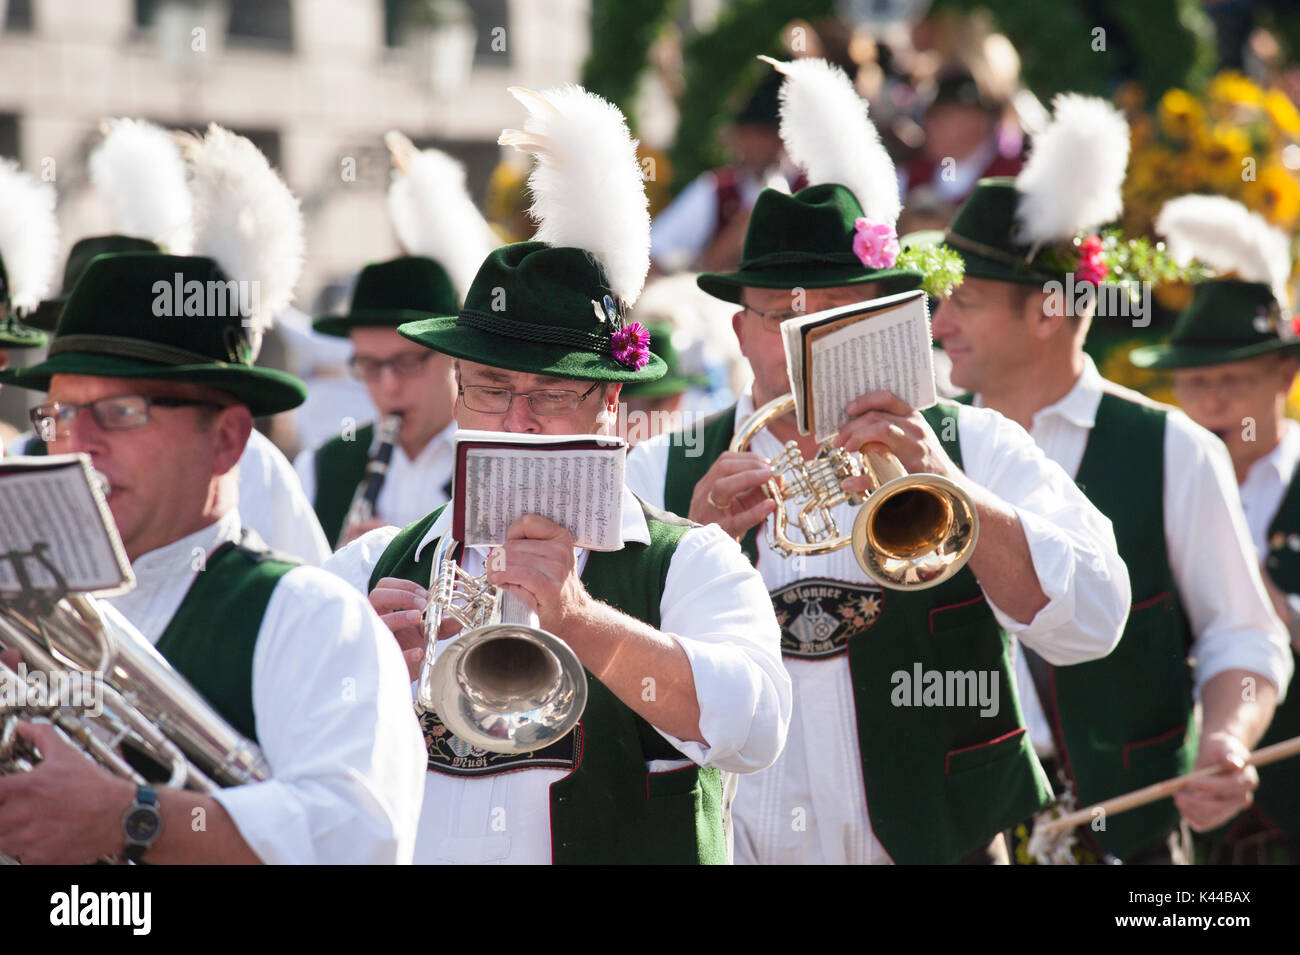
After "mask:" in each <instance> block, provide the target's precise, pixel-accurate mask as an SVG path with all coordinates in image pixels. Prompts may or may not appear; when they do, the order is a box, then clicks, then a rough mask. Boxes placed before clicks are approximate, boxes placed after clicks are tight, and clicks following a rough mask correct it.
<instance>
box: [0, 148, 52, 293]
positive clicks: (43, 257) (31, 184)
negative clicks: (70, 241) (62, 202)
mask: <svg viewBox="0 0 1300 955" xmlns="http://www.w3.org/2000/svg"><path fill="white" fill-rule="evenodd" d="M54 204H55V194H54V184H53V183H51V182H40V181H39V180H37V179H36V178H34V177H33V176H31V175H28V174H27V173H25V172H23V171H22V170H21V169H19V168H18V163H17V162H15V161H14V160H12V159H0V259H3V261H4V269H5V272H6V273H7V275H8V288H6V289H0V302H3V300H4V298H5V296H6V293H7V296H8V299H9V302H10V304H11V305H12V306H13V307H14V308H15V309H19V310H22V311H27V310H29V309H32V308H35V307H36V306H37V305H38V304H40V301H41V299H42V298H44V297H45V293H46V292H47V291H48V290H49V288H50V282H51V281H52V280H53V279H54V270H55V268H56V267H57V261H56V260H57V256H58V252H59V222H58V219H57V218H56V216H55V214H54Z"/></svg>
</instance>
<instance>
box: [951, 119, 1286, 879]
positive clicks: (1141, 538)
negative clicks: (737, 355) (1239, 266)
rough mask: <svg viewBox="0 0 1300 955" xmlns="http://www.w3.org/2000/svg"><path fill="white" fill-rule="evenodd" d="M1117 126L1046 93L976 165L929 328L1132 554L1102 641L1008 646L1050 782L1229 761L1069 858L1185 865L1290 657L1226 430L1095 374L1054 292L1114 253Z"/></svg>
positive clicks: (1280, 687) (1081, 313)
mask: <svg viewBox="0 0 1300 955" xmlns="http://www.w3.org/2000/svg"><path fill="white" fill-rule="evenodd" d="M1127 142H1128V130H1127V123H1125V122H1124V120H1123V118H1122V117H1121V116H1119V115H1118V114H1117V113H1115V111H1113V109H1112V108H1111V107H1109V106H1108V105H1106V104H1104V103H1101V102H1100V101H1093V100H1088V99H1085V98H1082V97H1067V98H1064V99H1062V100H1059V101H1058V105H1057V113H1056V119H1055V122H1054V124H1053V127H1052V128H1051V129H1050V130H1049V131H1047V132H1044V133H1040V134H1039V135H1038V137H1037V138H1036V142H1035V146H1034V150H1033V152H1031V154H1030V158H1029V161H1028V163H1027V165H1026V167H1025V170H1024V172H1022V173H1021V175H1020V177H1018V178H1017V179H1016V180H1011V179H990V180H983V181H982V182H981V183H980V184H979V185H978V186H977V188H976V190H975V192H974V193H973V194H972V196H971V197H970V199H969V200H968V201H967V202H966V204H965V205H964V206H963V207H962V209H961V210H960V211H959V212H958V214H957V217H956V218H955V219H954V221H953V223H952V225H951V226H950V227H949V230H948V233H947V235H946V237H945V238H946V242H947V243H948V245H950V246H951V247H953V248H954V249H956V250H957V251H958V252H960V253H961V255H962V257H963V259H964V260H965V262H966V276H967V277H966V280H965V282H964V283H963V285H962V287H961V289H960V290H959V291H958V292H957V293H956V294H955V295H954V296H953V297H952V299H951V300H949V301H948V302H945V303H944V305H943V306H942V307H941V308H940V309H939V311H938V313H937V314H936V316H935V320H934V335H935V337H936V339H938V340H939V341H941V342H942V343H943V346H944V349H945V350H946V351H947V352H948V354H949V356H950V358H951V360H952V380H953V382H954V384H955V385H957V386H958V387H961V388H966V389H969V390H970V391H971V392H972V393H973V396H974V397H973V402H974V404H975V405H976V406H981V407H990V408H993V409H995V410H998V411H1000V412H1002V413H1003V414H1005V415H1006V416H1007V417H1009V418H1011V419H1013V420H1015V421H1017V422H1019V423H1020V424H1022V425H1023V426H1024V427H1025V428H1026V429H1028V430H1029V432H1030V434H1031V435H1032V436H1033V437H1034V439H1035V441H1037V443H1038V444H1039V446H1040V447H1042V448H1043V450H1044V452H1045V453H1046V454H1047V455H1048V457H1050V458H1052V460H1054V461H1056V462H1057V463H1059V464H1060V465H1061V466H1062V467H1063V468H1064V469H1065V471H1066V472H1067V473H1069V474H1070V475H1072V476H1073V477H1074V479H1075V481H1076V482H1077V483H1078V485H1079V487H1080V489H1081V490H1083V491H1084V493H1085V494H1087V495H1088V497H1089V499H1090V500H1092V502H1093V503H1094V504H1096V505H1097V507H1098V508H1099V509H1100V510H1101V511H1102V512H1103V513H1104V514H1106V515H1107V516H1108V517H1110V519H1111V521H1112V523H1113V525H1114V528H1115V535H1116V539H1117V541H1118V543H1119V548H1120V554H1121V556H1122V557H1123V558H1124V560H1125V563H1126V564H1127V567H1128V572H1129V577H1130V581H1131V585H1132V594H1133V609H1132V612H1131V614H1130V616H1129V619H1128V623H1127V625H1126V627H1125V630H1124V636H1123V638H1122V639H1121V641H1120V644H1119V647H1118V648H1117V649H1116V650H1115V652H1114V653H1112V654H1111V655H1110V656H1108V657H1107V658H1105V659H1103V660H1098V661H1095V662H1092V663H1082V664H1079V665H1076V666H1062V665H1060V664H1059V663H1057V662H1055V661H1052V660H1050V659H1046V658H1043V657H1041V655H1036V654H1035V652H1034V651H1035V650H1036V648H1034V647H1032V646H1030V645H1028V644H1026V645H1025V646H1024V647H1022V649H1023V653H1021V654H1020V656H1019V657H1018V663H1017V674H1018V684H1019V688H1020V692H1021V694H1022V698H1023V699H1024V702H1025V709H1026V716H1027V719H1028V721H1029V727H1030V732H1031V734H1032V735H1033V737H1034V745H1035V748H1036V749H1037V750H1038V752H1039V754H1040V755H1041V756H1042V757H1043V758H1044V759H1045V761H1047V762H1048V763H1049V765H1050V767H1051V768H1052V770H1053V773H1052V775H1053V776H1054V779H1053V782H1054V783H1055V784H1056V785H1057V786H1058V789H1059V791H1060V792H1061V793H1062V794H1065V793H1066V792H1068V793H1069V794H1070V795H1072V796H1073V798H1075V799H1077V801H1078V803H1079V805H1080V806H1086V805H1090V804H1093V803H1096V802H1099V801H1101V800H1104V799H1108V798H1110V797H1112V796H1117V795H1120V794H1123V793H1126V792H1129V791H1132V790H1135V789H1139V788H1141V787H1143V786H1146V785H1148V784H1150V783H1154V782H1157V781H1160V780H1163V779H1166V778H1169V777H1172V776H1177V775H1181V774H1184V773H1186V772H1188V771H1190V770H1191V769H1192V768H1193V767H1194V766H1211V765H1213V766H1222V767H1225V768H1226V769H1227V770H1228V771H1227V772H1226V773H1225V774H1224V775H1220V776H1216V777H1214V778H1212V779H1208V780H1205V781H1202V782H1198V783H1195V784H1192V785H1190V786H1189V787H1188V788H1186V789H1184V790H1183V791H1182V792H1181V793H1180V794H1179V795H1177V796H1176V797H1175V798H1174V800H1173V801H1172V802H1170V801H1161V802H1157V803H1154V804H1151V805H1148V806H1144V807H1141V808H1138V809H1134V810H1131V811H1128V812H1124V813H1121V814H1116V815H1112V816H1110V817H1109V818H1105V819H1103V820H1101V821H1100V822H1099V823H1097V824H1094V825H1090V826H1087V827H1080V828H1079V830H1078V831H1077V835H1078V853H1079V858H1081V859H1083V860H1085V861H1097V860H1102V859H1106V858H1108V857H1111V858H1115V859H1119V860H1121V861H1124V862H1129V863H1134V862H1151V863H1170V862H1186V861H1190V859H1189V852H1188V844H1187V843H1188V840H1187V836H1186V832H1185V830H1184V828H1183V827H1182V826H1181V825H1180V822H1181V821H1186V823H1187V824H1188V825H1190V826H1191V827H1192V828H1195V829H1198V830H1203V829H1208V828H1212V827H1214V826H1217V825H1219V824H1220V823H1222V822H1224V821H1225V820H1226V819H1228V818H1231V817H1232V816H1233V815H1235V814H1236V813H1237V812H1238V811H1239V810H1240V809H1241V808H1243V807H1244V806H1245V805H1247V804H1248V803H1249V801H1250V798H1251V791H1252V790H1253V789H1254V788H1255V785H1256V783H1257V775H1256V772H1255V770H1254V769H1253V768H1249V767H1245V766H1243V764H1242V762H1241V760H1242V757H1243V756H1244V755H1245V754H1246V753H1247V752H1248V751H1249V749H1250V748H1251V747H1252V746H1253V745H1254V744H1255V743H1256V742H1257V741H1258V739H1259V737H1260V735H1261V734H1262V733H1263V732H1264V730H1265V729H1266V727H1267V726H1268V722H1269V718H1270V717H1271V715H1272V711H1273V706H1274V702H1275V700H1276V699H1277V698H1278V696H1279V694H1280V693H1282V692H1284V691H1285V687H1286V685H1287V682H1288V680H1289V679H1290V675H1291V661H1290V654H1289V653H1288V652H1287V647H1286V641H1285V638H1284V636H1283V632H1282V628H1281V625H1280V624H1279V622H1278V620H1277V617H1276V615H1275V614H1274V613H1273V610H1272V607H1271V606H1270V604H1269V601H1268V598H1267V596H1266V594H1265V592H1264V587H1263V584H1262V582H1261V580H1260V575H1259V567H1258V563H1257V561H1256V560H1255V559H1254V557H1253V556H1252V555H1251V548H1250V542H1249V538H1248V536H1247V534H1246V529H1245V524H1244V522H1243V520H1242V515H1241V509H1240V507H1239V505H1238V504H1237V503H1236V494H1235V492H1234V489H1233V483H1234V482H1233V478H1232V471H1231V468H1230V465H1229V461H1228V458H1227V454H1226V453H1225V451H1224V449H1223V446H1222V444H1221V442H1219V441H1217V440H1216V439H1215V438H1214V437H1213V436H1212V435H1210V434H1209V433H1208V432H1206V431H1205V430H1204V429H1202V428H1200V427H1198V426H1197V425H1195V424H1194V423H1192V422H1191V421H1190V420H1189V419H1188V418H1187V416H1186V415H1184V414H1182V413H1181V412H1179V411H1176V410H1173V409H1170V408H1167V407H1164V406H1159V405H1156V404H1155V403H1154V402H1151V401H1149V400H1147V399H1146V398H1144V397H1143V396H1141V395H1139V394H1136V393H1134V392H1131V391H1129V390H1127V389H1124V388H1121V387H1119V386H1117V385H1115V384H1113V383H1111V382H1108V381H1106V380H1104V379H1103V378H1101V376H1100V375H1099V374H1098V373H1097V369H1096V367H1095V366H1094V365H1093V363H1092V361H1091V360H1090V359H1089V358H1088V357H1087V356H1086V355H1085V354H1084V352H1083V341H1084V338H1085V335H1086V334H1087V330H1088V326H1089V323H1090V321H1091V317H1092V316H1091V310H1090V307H1089V303H1088V301H1087V297H1086V296H1084V297H1083V298H1082V299H1077V298H1076V296H1075V294H1074V293H1072V292H1070V293H1066V294H1067V295H1068V298H1067V299H1066V300H1065V302H1064V303H1063V302H1062V299H1061V297H1060V296H1061V294H1062V289H1063V288H1072V287H1073V286H1074V284H1075V283H1084V282H1087V283H1094V284H1093V285H1092V286H1090V288H1092V287H1095V283H1096V282H1098V281H1100V280H1103V279H1105V278H1106V276H1107V275H1108V273H1109V270H1110V268H1112V265H1111V264H1110V263H1109V262H1108V261H1107V259H1106V257H1105V256H1106V254H1107V253H1105V252H1104V251H1103V244H1102V243H1101V241H1100V240H1099V239H1098V238H1097V237H1096V236H1092V237H1091V238H1088V237H1086V236H1087V233H1089V232H1093V231H1094V230H1096V229H1097V227H1098V226H1100V225H1101V224H1103V223H1105V222H1107V221H1110V220H1113V219H1114V218H1116V217H1117V216H1118V215H1119V212H1120V209H1121V201H1120V184H1121V182H1122V180H1123V175H1124V158H1125V155H1126V153H1125V150H1124V146H1125V145H1126V144H1127ZM1117 150H1118V152H1117ZM1120 247H1121V248H1122V247H1123V246H1122V245H1121V246H1120ZM1171 267H1172V264H1171ZM1136 277H1137V278H1145V276H1136ZM1094 301H1095V298H1094ZM1076 302H1078V303H1079V304H1082V306H1083V307H1082V308H1076V307H1075V305H1076ZM1116 311H1118V309H1116ZM1099 320H1103V319H1099ZM1104 320H1119V319H1116V318H1108V319H1104ZM1123 320H1125V321H1128V320H1129V319H1128V318H1125V319H1123ZM1137 320H1138V321H1139V322H1140V321H1141V317H1138V319H1137ZM1148 321H1149V319H1148ZM1207 558H1208V559H1207ZM1198 698H1199V700H1200V703H1201V708H1202V720H1201V727H1200V733H1199V737H1198V733H1197V727H1196V725H1195V719H1194V711H1193V705H1194V702H1195V701H1196V700H1197V699H1198ZM1180 817H1181V819H1180ZM1025 835H1026V833H1025V832H1024V831H1021V832H1020V833H1019V836H1020V837H1022V838H1023V837H1024V836H1025ZM1019 848H1020V849H1024V848H1025V846H1024V845H1023V844H1021V845H1020V846H1019ZM1018 858H1019V859H1020V861H1029V860H1028V857H1027V855H1020V856H1018Z"/></svg>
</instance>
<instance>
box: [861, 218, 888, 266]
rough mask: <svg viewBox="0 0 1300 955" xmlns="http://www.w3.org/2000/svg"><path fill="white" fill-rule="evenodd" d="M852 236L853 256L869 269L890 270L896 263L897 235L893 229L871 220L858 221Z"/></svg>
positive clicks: (885, 224)
mask: <svg viewBox="0 0 1300 955" xmlns="http://www.w3.org/2000/svg"><path fill="white" fill-rule="evenodd" d="M853 227H854V229H855V230H857V231H856V232H855V234H854V236H853V254H854V255H856V256H857V257H858V258H859V259H860V260H861V262H862V264H863V265H865V266H867V267H868V268H871V269H892V268H893V267H894V263H895V262H897V261H898V233H897V232H895V231H894V227H893V226H891V225H888V224H887V223H884V222H875V221H873V220H871V219H865V218H864V219H858V220H857V221H856V222H854V223H853Z"/></svg>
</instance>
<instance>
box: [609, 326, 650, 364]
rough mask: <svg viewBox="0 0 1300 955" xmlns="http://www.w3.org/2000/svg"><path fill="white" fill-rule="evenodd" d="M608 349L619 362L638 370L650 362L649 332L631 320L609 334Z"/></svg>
mask: <svg viewBox="0 0 1300 955" xmlns="http://www.w3.org/2000/svg"><path fill="white" fill-rule="evenodd" d="M609 350H610V352H611V353H612V354H613V355H614V360H615V361H617V362H618V363H619V364H621V365H626V366H627V367H629V368H632V369H634V370H636V371H640V370H641V369H642V368H644V367H645V366H646V365H647V364H649V362H650V332H649V330H648V329H647V328H646V327H645V326H644V325H642V324H641V323H640V322H632V323H631V324H630V325H627V326H625V327H623V328H620V329H619V330H618V331H616V332H615V333H614V334H613V335H611V336H610V339H609Z"/></svg>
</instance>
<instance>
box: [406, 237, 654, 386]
mask: <svg viewBox="0 0 1300 955" xmlns="http://www.w3.org/2000/svg"><path fill="white" fill-rule="evenodd" d="M624 312H626V308H625V307H624V306H623V305H621V304H620V303H618V302H617V301H616V300H615V298H614V296H613V293H612V291H611V289H610V287H609V284H608V282H607V281H606V279H605V276H604V273H603V272H602V271H601V269H600V267H599V266H598V265H597V264H596V262H595V260H594V259H593V258H592V256H591V254H590V253H588V252H586V251H584V250H582V249H575V248H565V247H561V248H554V247H552V246H549V245H547V244H546V243H544V242H516V243H514V244H513V245H504V246H501V247H500V248H499V249H496V250H494V251H493V252H492V253H491V254H490V255H489V256H488V257H487V258H486V259H485V260H484V262H483V264H482V266H480V267H479V270H478V275H476V276H475V277H474V283H473V284H472V285H471V286H470V289H469V294H468V295H466V296H465V305H464V307H463V308H461V310H460V313H459V314H458V315H444V316H439V317H436V318H428V319H425V320H423V321H418V322H409V323H407V324H405V325H402V326H401V327H400V328H398V331H399V332H400V333H401V334H402V335H403V336H405V337H406V338H409V339H411V341H414V342H419V343H420V344H421V345H424V346H425V347H426V348H432V349H433V350H434V351H439V352H443V353H444V354H447V355H452V356H454V357H456V358H463V359H465V360H466V361H473V362H478V363H479V364H483V365H491V366H493V367H495V368H505V369H508V370H510V371H520V372H525V373H528V374H534V375H551V376H553V377H556V378H572V379H575V380H578V381H653V380H654V379H656V378H661V377H663V374H664V372H665V371H666V370H667V368H666V366H665V365H664V362H663V359H661V358H659V357H658V356H657V355H655V354H653V353H652V352H647V353H646V364H645V365H644V366H643V367H641V368H640V369H637V368H635V367H634V366H633V364H634V363H628V364H625V363H623V362H621V361H619V360H617V359H616V358H615V357H614V348H615V346H616V345H617V344H618V343H619V342H621V341H622V340H623V339H625V338H627V337H629V336H630V335H631V333H632V332H633V331H634V329H633V326H636V328H640V327H641V326H640V325H639V323H633V326H629V327H628V329H627V330H623V331H620V329H621V328H622V323H623V313H624ZM598 316H599V317H598ZM647 337H648V336H647Z"/></svg>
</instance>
